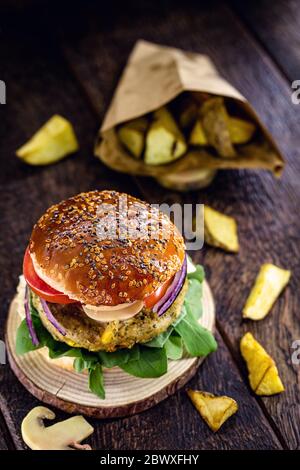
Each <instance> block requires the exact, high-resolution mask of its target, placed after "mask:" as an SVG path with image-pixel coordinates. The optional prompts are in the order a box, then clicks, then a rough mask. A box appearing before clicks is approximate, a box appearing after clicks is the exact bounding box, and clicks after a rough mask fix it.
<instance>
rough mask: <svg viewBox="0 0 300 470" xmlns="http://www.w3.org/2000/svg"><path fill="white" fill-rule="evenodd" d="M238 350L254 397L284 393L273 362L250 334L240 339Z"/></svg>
mask: <svg viewBox="0 0 300 470" xmlns="http://www.w3.org/2000/svg"><path fill="white" fill-rule="evenodd" d="M240 350H241V354H242V356H243V358H244V359H245V361H246V364H247V368H248V372H249V382H250V386H251V388H252V390H253V391H254V392H255V393H256V395H275V394H276V393H280V392H283V391H284V386H283V383H282V382H281V379H280V377H279V373H278V369H277V367H276V364H275V362H274V361H273V359H272V358H271V356H269V354H268V353H267V352H266V351H265V349H264V348H263V347H262V346H261V345H260V344H259V343H258V342H257V341H256V339H255V338H254V337H253V335H252V334H251V333H249V332H248V333H246V334H245V335H244V336H243V337H242V339H241V342H240Z"/></svg>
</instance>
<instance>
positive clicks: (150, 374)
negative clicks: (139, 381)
mask: <svg viewBox="0 0 300 470" xmlns="http://www.w3.org/2000/svg"><path fill="white" fill-rule="evenodd" d="M119 367H121V369H123V370H124V371H125V372H127V373H128V374H130V375H134V376H135V377H142V378H154V377H160V376H161V375H164V374H165V373H166V372H167V370H168V359H167V354H166V350H165V348H147V347H146V346H140V357H139V359H137V360H135V361H129V362H127V363H123V364H119Z"/></svg>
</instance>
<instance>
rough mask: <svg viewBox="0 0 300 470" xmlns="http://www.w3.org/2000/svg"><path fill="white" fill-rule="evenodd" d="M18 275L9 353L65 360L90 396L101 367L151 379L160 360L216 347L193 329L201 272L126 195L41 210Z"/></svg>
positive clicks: (171, 230)
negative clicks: (16, 317) (17, 310)
mask: <svg viewBox="0 0 300 470" xmlns="http://www.w3.org/2000/svg"><path fill="white" fill-rule="evenodd" d="M121 199H123V200H124V199H126V210H125V212H124V208H122V207H120V200H121ZM125 213H126V214H125ZM124 214H125V215H126V217H125V216H124ZM23 276H24V277H21V280H20V285H19V295H20V293H21V295H22V299H23V301H22V305H24V307H22V311H23V313H24V317H25V318H24V319H23V321H22V322H21V324H20V326H19V328H18V331H17V341H16V348H17V353H18V354H24V353H26V352H28V351H33V350H36V349H39V348H42V347H44V348H48V354H49V357H50V358H51V359H57V358H61V357H64V356H67V357H69V358H72V361H73V367H74V369H75V370H76V371H77V372H82V371H83V370H85V369H86V370H87V371H88V373H89V387H90V389H91V391H92V392H93V393H95V394H97V395H98V396H99V397H100V398H105V390H104V380H103V368H109V367H114V366H119V367H120V368H122V369H123V370H124V371H126V372H127V373H129V374H132V375H134V376H138V377H145V378H146V377H159V376H161V375H163V374H165V373H166V372H167V370H168V359H171V360H179V359H180V358H181V357H182V356H183V355H187V354H188V355H190V356H205V355H207V354H209V353H210V352H212V351H214V350H215V349H216V342H215V340H214V338H213V336H212V334H211V333H210V332H209V331H208V330H206V329H204V328H203V327H202V326H201V325H200V324H199V321H198V320H199V318H200V317H201V314H202V302H201V295H202V281H203V269H202V267H201V266H194V265H193V264H192V262H191V260H190V259H188V258H187V256H186V253H185V246H184V241H183V238H182V236H181V234H180V233H179V231H178V230H177V228H176V227H175V226H174V224H173V223H172V222H171V221H170V219H169V218H168V217H167V216H166V215H165V214H164V213H162V212H161V211H159V210H158V209H156V210H153V207H152V206H151V205H150V204H147V203H146V202H143V201H140V200H138V199H136V198H134V197H131V196H128V195H125V194H120V193H117V192H115V191H92V192H87V193H81V194H79V195H77V196H75V197H71V198H70V199H67V200H65V201H62V202H61V203H59V204H56V205H54V206H52V207H50V208H49V209H48V210H47V211H46V213H45V214H44V215H43V216H42V217H41V218H40V219H39V221H38V222H37V223H36V225H35V226H34V228H33V231H32V234H31V238H30V241H29V244H28V247H27V248H26V251H25V256H24V263H23ZM24 279H25V281H26V282H24Z"/></svg>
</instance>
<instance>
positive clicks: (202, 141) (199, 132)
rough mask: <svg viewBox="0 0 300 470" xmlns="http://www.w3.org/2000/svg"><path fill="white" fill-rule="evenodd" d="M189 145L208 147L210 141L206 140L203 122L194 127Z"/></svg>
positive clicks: (198, 122)
mask: <svg viewBox="0 0 300 470" xmlns="http://www.w3.org/2000/svg"><path fill="white" fill-rule="evenodd" d="M189 143H190V144H191V145H208V140H207V138H206V135H205V132H204V129H203V126H202V124H201V121H197V122H196V124H195V125H194V127H193V129H192V131H191V135H190V139H189Z"/></svg>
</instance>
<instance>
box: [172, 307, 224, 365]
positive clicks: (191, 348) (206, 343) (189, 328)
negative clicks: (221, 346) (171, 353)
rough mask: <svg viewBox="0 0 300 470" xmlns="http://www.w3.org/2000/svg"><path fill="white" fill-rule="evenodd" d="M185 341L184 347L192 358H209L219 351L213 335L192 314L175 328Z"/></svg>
mask: <svg viewBox="0 0 300 470" xmlns="http://www.w3.org/2000/svg"><path fill="white" fill-rule="evenodd" d="M175 330H176V331H177V333H178V334H179V335H180V336H181V338H182V339H183V343H184V346H185V348H186V350H187V352H188V353H189V354H190V355H191V356H193V357H194V356H196V357H198V356H207V355H208V354H210V353H211V352H213V351H215V350H216V349H217V343H216V340H215V338H214V337H213V335H212V333H211V332H210V331H208V330H207V329H206V328H203V326H201V325H200V324H199V323H198V321H197V320H196V319H195V317H194V316H193V315H192V314H189V313H188V314H187V315H186V316H185V317H184V319H183V320H182V321H181V322H180V323H179V324H178V325H177V326H176V327H175Z"/></svg>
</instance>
